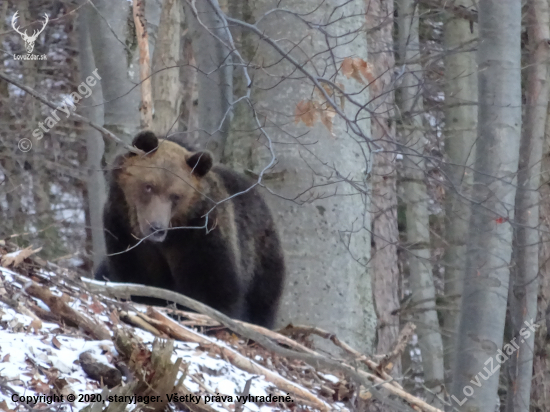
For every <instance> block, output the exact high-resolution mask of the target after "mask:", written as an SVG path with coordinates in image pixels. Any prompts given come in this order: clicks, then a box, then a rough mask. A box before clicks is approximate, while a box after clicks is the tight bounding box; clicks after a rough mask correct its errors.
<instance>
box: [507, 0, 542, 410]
mask: <svg viewBox="0 0 550 412" xmlns="http://www.w3.org/2000/svg"><path fill="white" fill-rule="evenodd" d="M527 30H528V37H529V52H530V59H529V63H530V64H529V66H528V69H527V70H528V72H527V108H526V111H525V122H524V129H523V136H522V139H521V144H520V152H519V156H520V157H519V170H518V184H517V186H518V188H517V193H516V210H515V223H516V226H515V227H514V243H513V247H514V249H513V257H514V260H513V262H514V263H515V264H514V265H512V269H511V273H510V302H509V305H510V320H511V330H512V335H513V336H516V337H519V336H520V330H521V329H522V328H525V326H526V325H525V322H528V323H533V322H536V318H537V293H538V285H539V279H538V275H539V260H538V257H539V256H538V254H539V242H540V235H539V200H540V197H539V192H538V188H539V182H540V171H541V167H540V166H541V160H542V149H543V140H544V132H545V126H546V119H547V114H548V93H549V88H548V59H549V57H550V53H549V48H548V43H547V41H548V39H549V38H550V16H549V7H548V0H529V2H528V22H527ZM523 340H525V342H523ZM521 342H522V343H521V345H520V347H519V349H518V350H517V352H515V353H514V355H513V356H512V357H511V359H510V363H509V365H508V366H509V368H508V371H509V376H508V398H507V404H506V411H507V412H529V404H530V402H529V400H530V395H531V379H532V376H533V357H534V342H535V334H534V333H531V334H530V336H529V337H527V338H524V339H522V341H521Z"/></svg>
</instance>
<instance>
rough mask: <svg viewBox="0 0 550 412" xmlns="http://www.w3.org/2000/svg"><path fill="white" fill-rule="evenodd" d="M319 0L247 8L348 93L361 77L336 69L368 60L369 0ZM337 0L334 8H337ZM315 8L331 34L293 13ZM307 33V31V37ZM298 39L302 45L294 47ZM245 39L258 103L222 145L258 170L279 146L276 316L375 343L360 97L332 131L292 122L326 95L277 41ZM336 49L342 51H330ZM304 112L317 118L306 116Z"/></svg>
mask: <svg viewBox="0 0 550 412" xmlns="http://www.w3.org/2000/svg"><path fill="white" fill-rule="evenodd" d="M320 3H322V6H321V7H319V8H317V9H315V4H310V3H308V4H307V5H306V4H304V3H303V2H300V1H294V2H287V3H286V4H285V9H289V10H290V11H291V12H290V13H281V12H279V13H274V14H270V15H268V16H265V13H266V12H267V11H268V10H270V9H272V8H274V7H276V3H275V2H273V1H268V0H262V1H258V2H256V4H255V5H256V8H255V9H252V10H250V9H246V10H245V11H243V14H244V16H245V18H246V17H248V19H249V20H250V21H252V23H253V22H254V21H256V19H259V18H260V17H262V16H264V18H263V19H262V21H261V23H259V24H258V26H257V29H258V30H259V31H260V32H261V33H264V34H263V36H265V37H263V38H266V37H268V38H270V39H283V38H284V39H285V40H284V41H282V42H279V43H277V44H278V45H279V46H280V47H282V49H283V50H281V51H282V52H283V54H287V53H288V55H289V56H291V58H292V59H295V62H296V63H297V64H298V65H300V67H302V68H303V69H302V70H305V71H307V73H310V74H313V76H317V75H319V76H320V75H322V76H323V78H325V79H331V80H334V81H335V82H338V83H341V84H342V86H343V87H344V89H345V91H346V93H350V94H351V93H354V92H359V91H361V90H362V89H363V85H362V84H361V83H359V82H358V81H357V80H354V79H346V77H344V76H343V75H342V74H338V75H337V74H336V72H337V71H338V70H339V69H340V66H341V64H342V59H344V58H345V57H363V58H365V60H366V51H367V44H366V41H365V40H366V37H365V36H364V34H358V33H357V32H356V31H357V30H360V29H361V27H362V25H363V24H364V20H363V19H364V12H365V4H364V2H363V0H356V1H351V2H347V3H345V4H344V5H342V4H341V2H339V1H336V0H329V1H324V2H318V3H316V4H320ZM246 6H247V7H248V6H249V5H246ZM336 6H339V8H338V9H337V10H338V12H337V15H338V17H336V15H335V14H331V13H334V10H335V7H336ZM311 10H316V11H315V12H313V13H312V14H308V15H307V16H306V15H304V18H306V19H307V20H308V21H314V22H316V23H317V24H325V23H327V22H328V21H329V20H330V21H332V24H330V25H328V26H324V28H323V30H326V31H327V33H328V34H327V37H325V36H324V35H323V33H322V32H321V31H320V30H317V29H310V28H309V27H308V26H307V25H306V24H304V23H303V22H301V21H300V19H299V18H298V17H297V16H295V15H293V14H292V12H306V11H311ZM243 30H246V29H243ZM348 33H349V34H348ZM305 36H307V41H303V42H302V40H303V39H304V37H305ZM333 36H336V37H333ZM298 43H300V47H299V48H296V47H294V45H295V44H298ZM327 43H328V45H327ZM243 44H245V46H244V47H249V50H245V51H244V53H243V54H246V52H247V51H251V53H250V54H251V55H254V61H253V63H254V64H255V65H257V66H254V65H251V66H249V67H250V69H249V70H250V71H251V68H252V67H258V70H256V71H255V72H251V73H250V77H251V78H253V79H254V83H253V87H254V88H253V90H252V97H253V99H252V100H251V101H250V103H252V105H253V109H254V110H255V113H251V110H250V106H249V102H248V101H247V100H246V99H244V100H241V101H240V102H239V107H237V108H236V110H235V113H236V114H235V118H234V119H233V122H232V127H231V129H232V132H231V135H230V137H229V139H228V142H227V145H226V152H225V153H226V159H227V161H228V163H230V164H231V165H232V166H233V167H234V168H237V169H238V170H241V171H243V170H245V171H247V173H248V174H250V175H255V176H258V175H260V173H261V171H262V170H263V169H264V168H265V167H266V166H267V165H269V164H270V162H271V160H272V154H271V152H270V150H269V147H270V146H272V145H273V147H274V150H275V154H276V156H277V159H276V165H275V167H274V168H272V169H271V170H269V171H268V173H267V174H265V175H263V182H264V183H265V184H266V185H267V186H268V187H269V189H270V190H271V191H272V192H274V193H276V194H277V195H276V196H268V201H269V203H270V205H271V208H272V210H273V212H274V214H275V219H276V221H277V224H278V227H279V230H280V233H281V237H282V242H283V247H284V251H285V255H286V262H287V281H286V290H285V293H284V297H283V302H282V305H281V308H280V317H279V324H280V325H286V324H288V323H289V322H292V323H295V324H308V325H315V326H320V327H323V328H326V329H328V330H330V331H332V332H335V333H336V334H337V335H338V336H339V337H340V338H341V339H343V340H345V341H347V342H349V343H350V344H351V345H353V346H356V347H358V348H360V349H361V350H364V351H370V350H371V348H372V339H373V333H374V327H375V323H376V319H375V316H374V310H373V306H372V292H371V285H370V277H369V273H368V271H367V268H366V264H367V262H368V259H369V256H370V235H369V230H370V213H369V202H368V198H369V197H370V194H367V191H366V189H367V182H366V179H365V173H366V172H368V169H369V167H367V164H370V159H369V148H368V146H367V144H366V142H365V138H364V136H358V135H357V134H355V133H353V132H352V130H351V129H352V128H355V127H357V128H359V129H360V130H361V131H362V133H364V134H367V133H368V130H369V126H370V125H369V121H368V117H369V116H368V115H367V114H366V113H364V112H363V111H361V112H358V106H357V105H355V104H352V103H351V102H350V101H348V102H347V103H346V104H345V109H344V110H345V114H346V116H347V117H348V118H349V119H351V120H352V122H354V123H353V124H351V122H350V123H348V124H346V122H344V121H343V120H342V119H340V118H338V117H335V118H334V126H333V133H332V134H331V133H330V131H329V130H328V128H327V127H326V126H324V125H323V124H322V123H321V122H319V121H317V122H316V123H315V124H313V125H312V126H311V127H306V126H304V125H303V124H299V125H297V124H295V123H293V122H292V120H293V118H294V114H295V113H296V110H297V105H298V103H300V101H302V106H303V105H308V104H309V103H307V102H311V101H315V102H317V104H321V103H322V102H323V101H324V98H320V97H319V93H318V91H317V92H315V91H314V88H313V86H312V83H311V82H310V80H311V79H310V78H306V77H305V76H304V73H303V72H302V73H300V72H297V71H296V67H295V65H294V64H293V63H291V62H289V61H288V60H286V59H285V58H284V57H282V56H281V53H280V52H278V51H275V49H274V47H273V45H269V44H267V43H266V42H265V41H259V42H258V38H257V37H256V36H253V38H252V40H251V42H249V43H247V42H245V41H243ZM331 56H337V57H335V60H332V58H331ZM241 73H242V72H241ZM331 76H336V77H335V78H334V77H331ZM328 89H330V87H328ZM239 97H241V96H240V95H237V98H239ZM353 99H355V100H356V102H357V103H358V104H360V105H364V104H366V102H368V93H367V92H366V91H364V92H362V93H360V94H354V95H353ZM336 100H337V101H339V99H336ZM312 110H313V109H312ZM298 112H299V114H300V113H305V112H308V111H307V110H305V111H302V110H298ZM308 113H310V114H311V113H312V112H311V111H310V112H308ZM254 114H255V115H257V118H254ZM328 114H329V115H330V113H328ZM324 115H327V113H326V112H325V113H324ZM356 115H357V118H356V117H355V116H356ZM306 117H307V116H306ZM356 119H359V120H356ZM325 120H326V118H325ZM304 122H305V123H307V124H311V122H309V120H308V119H305V120H304ZM259 125H261V129H259ZM348 126H349V127H348ZM355 130H356V131H358V129H355ZM344 180H345V181H344Z"/></svg>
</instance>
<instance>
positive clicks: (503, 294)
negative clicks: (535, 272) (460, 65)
mask: <svg viewBox="0 0 550 412" xmlns="http://www.w3.org/2000/svg"><path fill="white" fill-rule="evenodd" d="M478 5H479V48H478V67H479V69H480V70H479V73H478V76H479V83H478V87H479V112H478V140H477V143H476V160H475V171H474V186H473V194H472V198H473V203H472V217H471V220H470V230H469V233H470V237H469V240H468V249H467V250H468V252H467V264H466V271H465V283H464V291H463V294H462V302H461V311H460V325H459V329H458V332H459V333H458V339H457V357H456V361H455V363H454V371H453V386H452V395H453V398H452V399H453V402H454V403H453V406H455V407H456V408H457V409H458V410H460V411H483V412H485V411H494V410H495V404H496V401H497V389H498V382H499V372H498V370H496V371H495V369H496V368H497V366H498V363H499V359H500V360H502V359H503V357H502V355H500V354H499V353H498V352H497V350H500V348H501V347H502V343H503V333H504V322H505V316H506V303H507V297H508V282H509V276H510V268H509V265H510V260H511V255H512V225H511V224H510V221H513V219H514V201H515V195H516V173H517V171H518V159H519V141H520V135H521V72H520V70H521V54H520V34H521V2H520V1H518V0H484V1H482V2H479V3H478ZM490 362H493V364H494V367H493V368H492V369H491V368H490V366H491V365H490ZM485 368H487V369H485ZM477 383H479V386H478V385H477Z"/></svg>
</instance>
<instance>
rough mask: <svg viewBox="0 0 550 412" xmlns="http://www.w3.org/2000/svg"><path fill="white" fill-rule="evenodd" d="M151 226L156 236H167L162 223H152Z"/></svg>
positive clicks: (153, 234)
mask: <svg viewBox="0 0 550 412" xmlns="http://www.w3.org/2000/svg"><path fill="white" fill-rule="evenodd" d="M149 227H150V228H151V233H152V236H153V237H154V238H159V239H161V238H162V239H164V236H166V230H165V228H164V227H163V226H162V225H160V224H158V223H152V224H151V225H149Z"/></svg>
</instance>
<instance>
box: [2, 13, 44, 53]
mask: <svg viewBox="0 0 550 412" xmlns="http://www.w3.org/2000/svg"><path fill="white" fill-rule="evenodd" d="M18 14H19V11H16V12H15V14H14V15H13V17H12V19H11V26H12V27H13V29H14V30H15V31H16V32H17V33H19V35H21V38H22V39H23V41H24V42H25V49H26V50H27V54H14V55H13V58H14V59H15V60H46V59H47V57H46V55H45V54H42V55H36V54H32V51H33V50H34V43H35V42H36V39H38V36H39V35H40V33H42V32H43V31H44V29H45V28H46V25H47V24H48V21H49V18H48V15H47V14H46V13H44V22H43V23H42V28H41V29H40V30H34V31H33V33H32V36H29V35H28V34H27V30H25V31H24V32H22V31H21V30H19V28H18V27H17V26H16V22H17V17H18Z"/></svg>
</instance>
